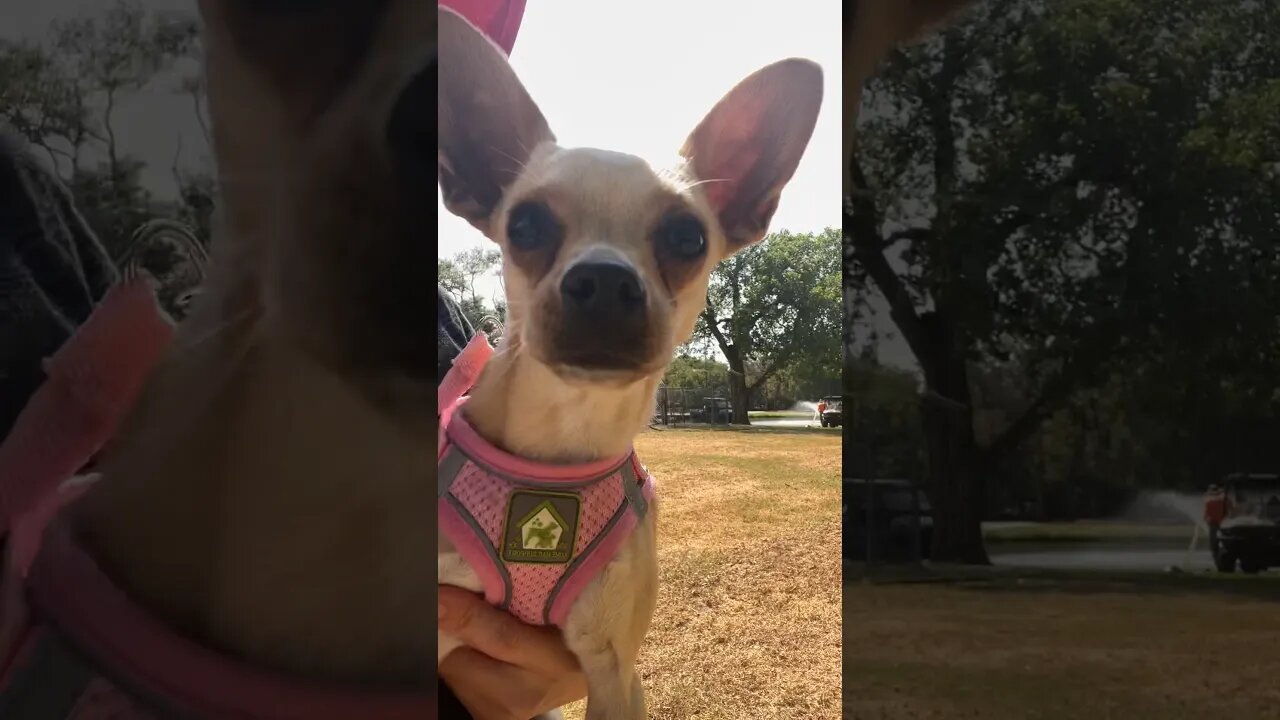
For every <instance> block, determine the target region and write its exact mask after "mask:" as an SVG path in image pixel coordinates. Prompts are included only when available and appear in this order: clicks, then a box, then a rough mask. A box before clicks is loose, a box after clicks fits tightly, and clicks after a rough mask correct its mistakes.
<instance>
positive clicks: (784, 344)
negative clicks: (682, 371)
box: [695, 228, 842, 389]
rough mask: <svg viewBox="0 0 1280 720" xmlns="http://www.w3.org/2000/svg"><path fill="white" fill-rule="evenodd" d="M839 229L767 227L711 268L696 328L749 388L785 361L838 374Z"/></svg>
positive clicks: (785, 364) (784, 365)
mask: <svg viewBox="0 0 1280 720" xmlns="http://www.w3.org/2000/svg"><path fill="white" fill-rule="evenodd" d="M839 243H840V233H839V231H838V230H836V229H834V228H829V229H827V230H824V231H823V232H821V233H792V232H788V231H786V230H783V231H779V232H776V233H771V234H770V235H769V236H768V237H767V238H766V239H765V240H764V242H762V243H760V244H758V245H755V246H753V247H749V248H746V249H744V250H743V251H741V252H739V253H738V254H737V255H735V256H733V257H731V258H729V259H728V260H725V261H724V262H722V263H720V265H719V266H718V267H717V268H716V269H715V270H714V271H713V272H712V275H711V283H710V288H709V291H708V309H707V311H706V312H704V313H703V315H702V317H701V318H700V320H699V323H698V327H697V329H696V331H695V333H696V336H697V337H698V338H700V339H708V338H713V339H714V340H715V341H716V343H717V344H718V346H719V348H720V350H721V352H723V353H724V355H725V357H726V358H728V360H729V366H730V367H731V368H732V369H734V370H736V371H739V372H746V373H748V378H747V383H748V387H749V388H750V389H755V388H758V387H760V386H761V385H762V384H763V383H764V382H765V381H766V380H768V378H770V377H772V376H773V375H774V374H776V373H778V372H780V371H783V370H786V369H788V368H798V367H807V368H809V369H810V371H812V372H817V373H823V374H825V375H826V376H827V377H833V378H834V377H839V374H840V338H841V337H842V331H841V316H840V306H841V286H840V266H839V262H840V256H839V253H840V250H839Z"/></svg>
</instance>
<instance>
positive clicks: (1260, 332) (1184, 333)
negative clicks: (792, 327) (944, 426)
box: [852, 0, 1280, 416]
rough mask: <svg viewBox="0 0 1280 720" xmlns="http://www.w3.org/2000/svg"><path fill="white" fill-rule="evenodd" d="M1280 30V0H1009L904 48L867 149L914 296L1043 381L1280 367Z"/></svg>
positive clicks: (965, 338) (872, 100)
mask: <svg viewBox="0 0 1280 720" xmlns="http://www.w3.org/2000/svg"><path fill="white" fill-rule="evenodd" d="M1277 32H1280V13H1278V12H1277V10H1276V7H1275V5H1274V4H1273V3H1191V2H1168V1H1165V0H1160V1H1157V0H1066V1H1064V2H1058V3H1042V2H1034V1H1032V0H1011V1H1006V2H999V1H993V2H989V3H987V4H986V5H985V6H983V8H982V9H981V10H979V12H977V13H975V17H973V18H972V20H971V21H970V22H968V23H966V24H964V25H962V26H960V27H957V28H955V29H952V30H950V31H948V32H946V33H945V34H943V35H942V36H941V37H940V38H938V39H935V40H933V41H930V42H927V43H924V44H922V45H919V46H917V47H915V48H913V49H911V50H909V51H907V52H905V53H902V54H901V55H900V56H899V57H898V58H896V60H895V61H894V62H892V63H891V64H890V65H889V67H888V68H887V70H886V72H885V73H884V75H883V76H882V77H881V78H879V79H877V80H875V81H873V82H872V84H871V86H870V88H869V91H868V92H867V93H866V95H865V96H864V103H865V105H866V107H867V111H866V112H864V114H863V116H862V117H863V122H862V125H861V127H860V142H861V152H860V156H859V160H860V162H861V165H862V168H863V169H864V171H865V172H866V175H867V176H868V177H869V178H870V183H871V187H872V188H873V190H874V193H875V200H876V203H875V204H876V207H877V208H878V210H879V212H880V214H881V217H880V218H879V229H880V232H881V233H882V234H881V241H882V242H884V243H885V244H886V245H887V246H888V248H887V249H886V251H885V252H886V254H887V255H888V256H890V257H892V258H893V261H894V263H895V264H896V270H897V274H898V276H899V279H900V281H901V282H902V283H903V284H904V286H905V288H906V290H907V292H908V295H909V298H910V301H911V303H912V304H913V305H914V309H915V310H917V311H919V310H921V309H922V308H924V307H932V308H935V309H937V310H938V312H939V313H941V314H942V315H944V316H945V317H946V318H947V320H948V321H949V322H951V323H953V325H954V328H953V329H954V330H955V333H956V337H957V338H958V344H959V346H960V350H961V351H962V352H963V353H964V354H965V356H966V357H967V358H969V359H970V360H971V361H976V362H979V363H988V362H995V361H1009V360H1012V361H1014V362H1016V363H1017V364H1018V366H1019V367H1020V368H1022V372H1023V373H1025V374H1026V375H1027V376H1028V377H1029V378H1031V379H1032V380H1033V381H1035V383H1034V384H1036V385H1037V386H1038V387H1039V388H1040V394H1043V393H1045V392H1048V388H1050V387H1051V386H1055V385H1056V386H1057V387H1059V388H1060V387H1061V386H1063V385H1067V386H1070V387H1071V388H1072V389H1073V390H1074V389H1081V388H1088V387H1091V386H1098V385H1100V384H1102V383H1103V382H1105V381H1106V379H1107V378H1108V377H1110V376H1112V375H1113V374H1114V373H1116V372H1119V371H1121V370H1123V369H1124V368H1126V367H1130V366H1132V365H1133V364H1134V363H1153V362H1164V361H1165V360H1166V359H1168V358H1171V357H1174V356H1184V359H1186V358H1185V356H1186V355H1193V356H1201V357H1203V356H1206V355H1212V356H1213V357H1214V362H1212V363H1210V364H1209V366H1208V367H1207V368H1205V369H1208V370H1210V371H1211V372H1214V373H1217V374H1220V375H1233V374H1235V373H1238V372H1254V371H1255V370H1257V369H1258V366H1262V365H1270V367H1271V369H1273V370H1280V368H1277V367H1276V362H1275V359H1276V358H1277V357H1280V352H1277V350H1278V349H1280V346H1278V345H1277V344H1276V343H1277V341H1278V340H1280V330H1278V329H1277V325H1276V322H1275V315H1274V310H1273V308H1274V307H1277V302H1280V284H1278V283H1277V280H1276V279H1277V278H1280V246H1278V245H1277V236H1278V234H1280V217H1278V216H1277V211H1276V208H1277V207H1280V183H1278V182H1277V167H1278V166H1277V161H1278V160H1280V150H1278V149H1280V143H1277V139H1280V112H1277V110H1280V90H1278V89H1277V81H1276V80H1275V78H1276V77H1277V74H1276V70H1277V68H1280V52H1278V51H1277V49H1276V44H1275V43H1274V42H1270V41H1269V40H1268V38H1274V37H1275V36H1276V33H1277ZM852 280H853V282H854V284H855V285H859V286H865V284H866V276H865V268H861V267H856V268H854V273H853V278H852ZM1225 318H1230V319H1231V321H1230V322H1224V319H1225ZM922 362H926V359H924V358H922ZM1246 366H1253V368H1254V369H1253V370H1249V369H1248V368H1246ZM1255 374H1256V373H1255ZM1052 394H1053V395H1054V397H1053V398H1052V400H1053V402H1051V403H1050V405H1051V406H1054V407H1061V406H1062V405H1063V404H1064V403H1066V402H1067V400H1068V399H1069V398H1070V396H1071V392H1062V391H1061V390H1058V391H1056V392H1054V393H1052ZM1045 414H1046V416H1047V415H1048V414H1050V413H1047V412H1046V413H1045Z"/></svg>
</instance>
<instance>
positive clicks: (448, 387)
mask: <svg viewBox="0 0 1280 720" xmlns="http://www.w3.org/2000/svg"><path fill="white" fill-rule="evenodd" d="M492 356H493V347H492V346H491V345H489V336H488V335H485V334H484V333H483V332H477V333H476V334H475V335H473V336H472V337H471V342H468V343H467V346H466V347H465V348H463V349H462V352H461V353H459V355H458V357H456V358H454V359H453V367H451V368H449V372H447V373H445V376H444V380H443V381H442V382H441V383H440V387H439V388H437V389H436V414H437V415H440V414H442V413H443V412H444V411H445V410H446V409H447V408H450V407H452V406H453V405H454V403H456V402H458V399H459V398H461V397H462V396H463V395H465V394H466V393H467V391H468V390H470V389H471V388H472V387H473V386H474V385H475V384H476V380H479V379H480V372H481V371H482V370H484V366H485V363H487V362H489V358H490V357H492Z"/></svg>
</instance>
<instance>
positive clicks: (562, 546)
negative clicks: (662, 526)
mask: <svg viewBox="0 0 1280 720" xmlns="http://www.w3.org/2000/svg"><path fill="white" fill-rule="evenodd" d="M491 353H492V350H491V349H490V348H489V342H488V339H487V338H486V337H485V336H484V334H483V333H477V334H476V335H475V337H473V338H472V340H471V342H470V343H469V344H468V345H467V348H466V349H465V350H464V351H463V353H462V355H460V356H459V357H458V359H457V360H456V361H455V364H454V369H453V370H451V371H450V375H452V376H454V377H453V378H452V379H451V378H449V377H446V378H445V383H444V384H443V385H442V386H441V387H440V395H439V397H438V400H439V402H440V408H441V409H442V411H441V415H440V450H439V469H440V475H439V480H438V481H437V482H438V483H439V490H438V494H439V512H440V532H441V533H443V534H444V535H445V537H447V538H448V539H449V541H450V542H451V543H453V545H454V547H455V548H456V549H457V551H458V554H459V555H461V556H462V558H463V559H464V560H466V561H467V564H468V565H470V567H471V568H472V569H473V570H474V571H475V572H476V574H477V575H478V576H479V577H480V580H481V582H482V583H483V585H484V592H485V599H486V600H488V601H489V603H491V604H493V605H496V606H497V607H500V608H503V609H506V610H508V611H510V612H511V613H512V614H513V615H515V616H516V617H518V618H520V619H521V620H523V621H525V622H526V623H529V624H533V625H556V626H561V627H563V625H564V623H565V621H566V619H567V617H568V614H569V608H570V607H572V606H573V602H574V600H576V599H577V597H578V596H579V595H580V594H581V593H582V591H583V589H585V588H586V586H587V584H588V583H590V581H591V580H592V579H593V578H594V577H595V576H596V575H598V574H599V573H600V571H601V570H602V569H603V568H604V567H605V565H607V564H608V563H609V561H610V560H612V559H613V558H614V557H615V556H616V555H617V553H618V550H619V549H620V548H621V547H622V544H623V542H625V541H626V539H627V537H628V536H629V535H630V534H631V532H632V531H633V530H635V528H636V526H637V525H638V524H639V523H640V521H641V520H643V519H644V517H645V515H646V514H647V513H648V510H649V506H650V505H651V504H652V502H653V498H654V482H653V478H652V477H651V476H650V475H649V473H648V471H647V470H646V469H645V468H644V466H643V465H641V464H640V460H639V458H638V457H637V456H636V453H635V451H634V450H632V451H630V452H628V453H627V454H626V455H624V456H622V457H619V458H607V459H604V460H600V461H596V462H591V463H584V464H581V465H549V464H544V463H538V462H534V461H531V460H526V459H524V458H519V457H516V456H514V455H511V454H509V453H507V452H504V451H503V450H501V449H499V448H497V447H495V446H494V445H493V444H492V443H490V442H488V441H487V440H485V439H484V438H482V437H481V436H480V434H479V433H477V432H476V431H475V428H473V427H472V426H471V425H470V424H469V423H468V422H467V421H466V419H465V418H464V417H463V414H462V413H461V412H460V410H461V409H462V408H463V407H464V406H465V403H466V399H465V398H463V397H462V396H461V395H462V393H463V392H465V391H466V390H467V389H469V388H470V387H471V384H472V383H474V381H475V379H476V378H478V377H479V373H480V370H481V368H483V366H484V363H485V361H487V360H488V358H489V356H490V354H491Z"/></svg>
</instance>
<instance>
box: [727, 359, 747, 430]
mask: <svg viewBox="0 0 1280 720" xmlns="http://www.w3.org/2000/svg"><path fill="white" fill-rule="evenodd" d="M731 349H732V352H726V353H725V359H727V360H728V361H729V404H730V406H731V410H730V412H731V413H732V414H731V416H730V417H731V419H730V421H729V422H731V423H733V424H734V425H750V424H751V419H750V417H749V416H748V415H747V411H748V410H750V408H751V388H749V387H748V386H747V368H746V363H745V362H744V361H743V359H742V354H741V353H739V352H737V347H736V346H733V347H732V348H731Z"/></svg>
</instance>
